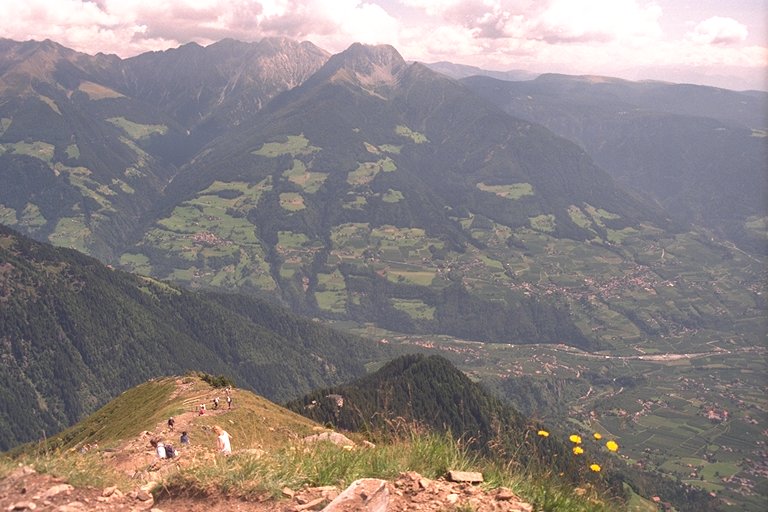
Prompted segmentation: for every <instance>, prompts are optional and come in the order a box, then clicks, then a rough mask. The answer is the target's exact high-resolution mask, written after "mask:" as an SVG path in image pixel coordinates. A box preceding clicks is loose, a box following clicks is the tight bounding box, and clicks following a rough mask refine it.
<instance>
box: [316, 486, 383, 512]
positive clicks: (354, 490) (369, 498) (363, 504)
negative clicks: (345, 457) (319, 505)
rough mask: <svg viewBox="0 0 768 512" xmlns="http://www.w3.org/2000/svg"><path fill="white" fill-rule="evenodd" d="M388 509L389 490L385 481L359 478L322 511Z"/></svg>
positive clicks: (380, 510)
mask: <svg viewBox="0 0 768 512" xmlns="http://www.w3.org/2000/svg"><path fill="white" fill-rule="evenodd" d="M388 508H389V489H388V488H387V482H386V480H379V479H378V478H361V479H360V480H355V481H354V482H352V484H351V485H350V486H349V487H347V489H346V490H344V492H342V493H341V494H339V495H338V496H337V497H336V499H334V500H333V501H332V502H330V503H329V504H328V506H327V507H325V508H324V509H323V512H345V511H347V510H355V511H358V512H386V511H387V509H388Z"/></svg>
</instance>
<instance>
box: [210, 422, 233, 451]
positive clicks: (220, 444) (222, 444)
mask: <svg viewBox="0 0 768 512" xmlns="http://www.w3.org/2000/svg"><path fill="white" fill-rule="evenodd" d="M213 431H214V432H215V433H216V435H217V436H218V437H216V448H218V450H219V453H223V454H224V455H230V454H231V453H232V445H231V444H230V436H229V432H227V431H226V430H224V429H223V428H221V427H220V426H218V425H216V426H215V427H213Z"/></svg>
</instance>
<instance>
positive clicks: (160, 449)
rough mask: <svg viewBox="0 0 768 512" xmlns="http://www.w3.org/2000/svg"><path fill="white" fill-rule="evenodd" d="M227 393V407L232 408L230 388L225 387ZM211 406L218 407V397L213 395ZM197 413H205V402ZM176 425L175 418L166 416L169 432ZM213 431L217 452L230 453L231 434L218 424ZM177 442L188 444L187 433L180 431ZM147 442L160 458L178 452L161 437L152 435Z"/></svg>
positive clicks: (166, 457)
mask: <svg viewBox="0 0 768 512" xmlns="http://www.w3.org/2000/svg"><path fill="white" fill-rule="evenodd" d="M225 392H226V395H227V409H232V395H231V394H230V388H227V389H226V390H225ZM213 408H214V409H218V408H219V397H218V396H217V397H214V399H213ZM197 411H198V415H200V416H203V415H204V414H205V411H206V409H205V404H200V405H199V406H198V408H197ZM175 425H176V420H175V419H174V418H173V416H171V417H170V418H168V430H169V431H170V432H173V431H174V427H175ZM213 431H214V432H215V433H216V449H217V450H218V451H219V453H222V454H224V455H229V454H231V453H232V444H231V442H230V439H231V436H230V435H229V433H228V432H227V431H226V430H224V429H223V428H221V427H220V426H218V425H215V426H214V427H213ZM179 442H180V443H181V445H182V446H189V433H187V431H186V430H185V431H184V432H182V433H181V437H179ZM149 443H150V444H151V445H152V447H153V448H154V449H155V451H156V452H157V456H158V458H160V459H171V458H173V457H175V456H176V455H177V454H178V452H177V451H176V449H175V448H174V447H173V445H171V444H169V443H165V442H163V440H162V439H161V438H157V437H154V438H152V439H151V440H150V441H149Z"/></svg>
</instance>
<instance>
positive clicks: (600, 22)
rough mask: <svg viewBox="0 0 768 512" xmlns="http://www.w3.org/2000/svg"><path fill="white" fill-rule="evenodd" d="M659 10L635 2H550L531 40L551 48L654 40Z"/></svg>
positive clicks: (657, 30)
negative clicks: (543, 42)
mask: <svg viewBox="0 0 768 512" xmlns="http://www.w3.org/2000/svg"><path fill="white" fill-rule="evenodd" d="M661 15H662V10H661V7H659V6H658V5H657V4H656V3H653V2H650V3H648V2H646V3H640V2H638V1H636V0H580V1H578V2H574V1H572V0H553V1H552V2H550V4H549V5H548V7H547V8H546V10H545V11H544V12H543V13H542V14H541V16H540V18H539V19H538V20H536V21H535V23H534V25H535V29H534V31H533V32H531V34H530V36H532V37H539V38H541V39H543V40H545V41H547V42H550V43H553V44H559V43H585V42H597V43H603V42H609V41H622V42H630V43H632V42H638V41H647V40H652V39H657V38H659V37H660V36H661V34H662V31H661V27H660V25H659V18H660V17H661Z"/></svg>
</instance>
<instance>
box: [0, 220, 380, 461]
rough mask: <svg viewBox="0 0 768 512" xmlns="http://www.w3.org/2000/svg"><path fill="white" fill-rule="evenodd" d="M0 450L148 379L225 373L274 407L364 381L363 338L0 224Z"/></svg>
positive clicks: (370, 350) (374, 353) (368, 348)
mask: <svg viewBox="0 0 768 512" xmlns="http://www.w3.org/2000/svg"><path fill="white" fill-rule="evenodd" d="M0 306H1V307H0V341H2V344H0V358H1V359H2V361H3V364H2V366H0V397H1V399H0V449H2V450H6V449H8V448H10V447H11V446H13V445H16V444H18V443H20V442H23V441H29V440H32V439H39V438H41V437H43V436H44V435H50V434H52V433H55V432H58V431H60V430H62V429H63V428H65V427H67V426H69V425H71V424H73V423H74V422H76V421H78V420H80V419H81V418H83V417H84V416H85V415H87V414H89V413H91V412H93V411H94V410H95V409H96V408H97V407H98V406H100V405H102V404H104V403H105V402H106V401H107V400H109V399H111V398H113V397H115V396H116V395H118V394H119V393H121V392H122V391H124V390H125V389H127V388H129V387H131V386H134V385H136V384H138V383H140V382H143V381H146V380H147V379H150V378H152V377H156V376H161V375H168V374H181V373H184V372H186V371H187V370H200V371H205V372H208V373H211V374H215V375H219V374H224V375H227V376H229V377H230V378H232V379H234V381H235V382H236V383H237V384H238V385H239V386H242V387H246V388H250V389H253V390H255V391H256V392H257V393H259V394H261V395H263V396H265V397H268V398H270V399H272V400H286V399H289V398H292V397H296V396H299V395H300V394H302V393H306V392H307V391H309V390H311V389H316V388H318V387H321V386H327V385H331V384H334V383H339V382H344V381H346V380H349V379H351V378H353V377H356V376H360V375H362V374H364V373H365V369H364V366H363V364H364V363H366V362H368V361H370V360H371V359H378V358H380V357H382V355H381V350H382V349H381V348H380V347H379V346H377V345H374V344H372V343H369V342H368V341H367V340H363V339H359V338H357V337H354V336H351V335H347V334H343V333H340V332H336V331H334V330H332V329H329V328H327V327H325V326H323V325H321V324H319V323H317V322H311V321H308V320H304V319H300V318H298V317H296V316H295V315H293V314H292V313H289V312H287V311H286V310H285V309H283V308H280V307H277V306H275V305H272V304H269V303H266V302H264V301H261V300H258V299H254V298H252V297H243V296H235V295H220V294H215V293H194V292H190V291H186V290H183V289H180V288H176V287H174V286H171V285H169V284H167V283H163V282H160V281H157V280H154V279H151V278H147V277H138V276H134V275H131V274H127V273H125V272H121V271H118V270H112V269H109V268H107V267H105V266H104V265H102V264H101V263H99V262H98V261H97V260H95V259H93V258H91V257H88V256H85V255H83V254H80V253H78V252H76V251H73V250H70V249H62V248H54V247H52V246H50V245H46V244H41V243H39V242H35V241H32V240H30V239H28V238H26V237H24V236H21V235H19V234H18V233H17V232H15V231H13V230H11V229H9V228H7V227H4V226H1V225H0Z"/></svg>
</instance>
